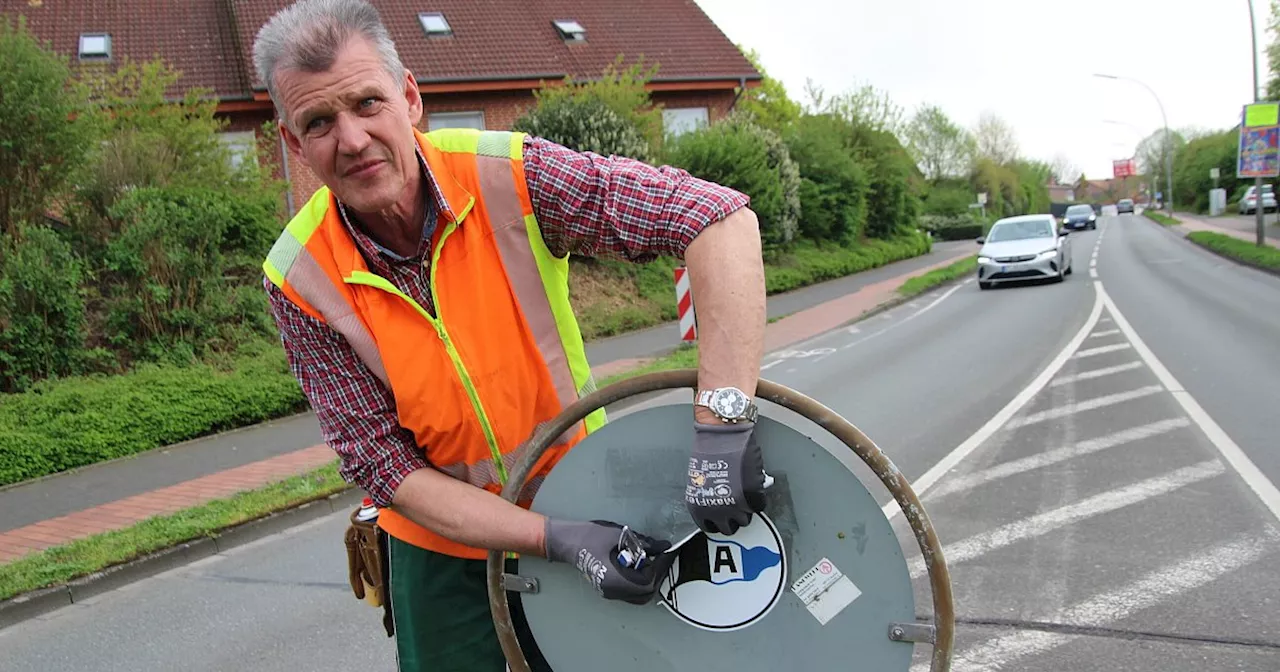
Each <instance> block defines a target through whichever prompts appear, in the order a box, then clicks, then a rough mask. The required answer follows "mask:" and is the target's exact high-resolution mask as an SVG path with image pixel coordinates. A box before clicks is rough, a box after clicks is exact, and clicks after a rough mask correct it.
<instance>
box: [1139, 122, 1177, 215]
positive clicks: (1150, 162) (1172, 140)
mask: <svg viewBox="0 0 1280 672" xmlns="http://www.w3.org/2000/svg"><path fill="white" fill-rule="evenodd" d="M1186 146H1187V139H1186V137H1184V136H1183V135H1182V134H1181V133H1179V132H1177V131H1170V132H1169V136H1168V139H1167V140H1166V137H1165V133H1164V129H1163V128H1162V129H1159V130H1157V131H1155V132H1153V133H1152V134H1151V135H1148V136H1147V137H1145V138H1143V139H1142V140H1141V141H1139V142H1138V146H1137V147H1136V148H1134V150H1133V156H1134V158H1135V159H1136V161H1137V164H1138V165H1137V170H1138V173H1139V174H1141V175H1143V176H1144V177H1145V178H1146V181H1147V182H1148V183H1149V184H1151V185H1152V187H1154V188H1153V189H1152V190H1151V195H1152V196H1155V192H1157V191H1162V192H1167V191H1168V190H1169V189H1168V185H1166V184H1165V181H1166V178H1165V172H1166V169H1165V166H1166V164H1165V161H1166V160H1175V159H1177V157H1178V153H1179V152H1180V151H1181V150H1182V148H1183V147H1186ZM1165 198H1168V196H1167V195H1166V196H1165Z"/></svg>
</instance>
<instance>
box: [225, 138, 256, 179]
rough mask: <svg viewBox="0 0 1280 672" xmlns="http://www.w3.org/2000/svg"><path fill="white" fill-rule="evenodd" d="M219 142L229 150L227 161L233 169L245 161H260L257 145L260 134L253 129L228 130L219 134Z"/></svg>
mask: <svg viewBox="0 0 1280 672" xmlns="http://www.w3.org/2000/svg"><path fill="white" fill-rule="evenodd" d="M218 142H220V143H222V146H223V147H224V148H226V150H227V161H228V163H229V164H230V166H231V169H232V170H236V169H238V168H239V167H240V166H242V165H244V162H245V161H250V162H253V163H257V162H258V154H257V152H256V151H255V150H256V147H255V145H256V144H257V142H258V136H257V134H256V133H254V132H253V131H228V132H226V133H219V134H218Z"/></svg>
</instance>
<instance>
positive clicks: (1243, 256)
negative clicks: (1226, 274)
mask: <svg viewBox="0 0 1280 672" xmlns="http://www.w3.org/2000/svg"><path fill="white" fill-rule="evenodd" d="M1187 240H1190V241H1191V242H1193V243H1195V244H1197V245H1199V246H1201V247H1203V248H1205V249H1207V250H1209V251H1210V252H1214V253H1215V254H1219V255H1222V256H1224V257H1227V258H1228V259H1234V260H1236V261H1239V262H1241V263H1244V264H1247V265H1249V266H1253V267H1255V268H1259V269H1262V270H1266V271H1270V272H1272V273H1280V249H1276V248H1274V247H1271V246H1269V245H1264V246H1262V247H1258V246H1257V245H1255V244H1253V243H1251V242H1249V241H1246V240H1240V239H1239V238H1234V237H1232V236H1228V235H1226V234H1223V233H1214V232H1212V231H1192V232H1191V233H1189V234H1187Z"/></svg>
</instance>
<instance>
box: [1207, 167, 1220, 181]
mask: <svg viewBox="0 0 1280 672" xmlns="http://www.w3.org/2000/svg"><path fill="white" fill-rule="evenodd" d="M1221 175H1222V171H1220V170H1218V169H1217V168H1210V169H1209V179H1211V180H1216V179H1218V178H1219V177H1220V176H1221Z"/></svg>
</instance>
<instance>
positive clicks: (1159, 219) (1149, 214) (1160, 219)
mask: <svg viewBox="0 0 1280 672" xmlns="http://www.w3.org/2000/svg"><path fill="white" fill-rule="evenodd" d="M1142 214H1143V216H1145V217H1146V218H1147V219H1149V220H1151V221H1153V222H1155V223H1157V224H1163V225H1165V226H1177V225H1178V224H1181V223H1182V222H1181V221H1179V220H1178V218H1177V217H1170V216H1169V215H1163V214H1160V213H1158V212H1153V211H1150V210H1143V211H1142Z"/></svg>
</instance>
